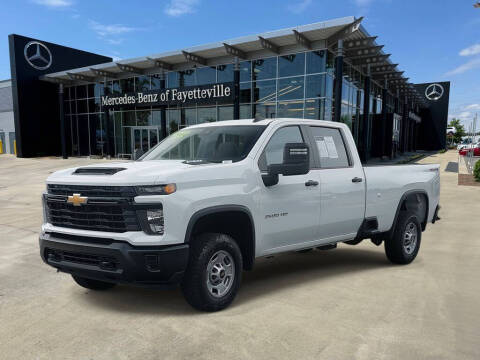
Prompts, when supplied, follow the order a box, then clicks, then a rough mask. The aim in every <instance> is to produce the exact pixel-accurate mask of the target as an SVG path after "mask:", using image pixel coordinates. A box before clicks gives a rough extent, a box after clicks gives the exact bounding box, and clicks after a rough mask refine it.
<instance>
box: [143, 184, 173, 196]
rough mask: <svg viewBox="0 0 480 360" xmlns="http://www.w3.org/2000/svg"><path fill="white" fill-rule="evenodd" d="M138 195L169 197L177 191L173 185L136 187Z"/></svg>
mask: <svg viewBox="0 0 480 360" xmlns="http://www.w3.org/2000/svg"><path fill="white" fill-rule="evenodd" d="M135 189H136V191H137V194H138V195H169V194H173V193H174V192H175V191H177V186H176V185H175V184H166V185H153V186H152V185H148V186H137V187H136V188H135Z"/></svg>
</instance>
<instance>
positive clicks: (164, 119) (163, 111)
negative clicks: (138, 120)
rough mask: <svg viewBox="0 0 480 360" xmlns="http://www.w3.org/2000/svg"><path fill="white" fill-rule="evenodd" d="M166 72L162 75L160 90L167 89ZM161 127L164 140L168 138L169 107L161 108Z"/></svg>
mask: <svg viewBox="0 0 480 360" xmlns="http://www.w3.org/2000/svg"><path fill="white" fill-rule="evenodd" d="M165 87H166V81H165V72H164V71H163V70H162V73H161V74H160V90H163V89H165ZM160 126H161V127H162V139H165V138H166V137H167V106H166V105H165V106H162V107H161V108H160Z"/></svg>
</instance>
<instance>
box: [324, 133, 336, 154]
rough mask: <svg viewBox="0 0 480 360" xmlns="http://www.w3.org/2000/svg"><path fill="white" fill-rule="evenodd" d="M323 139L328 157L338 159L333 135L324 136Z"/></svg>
mask: <svg viewBox="0 0 480 360" xmlns="http://www.w3.org/2000/svg"><path fill="white" fill-rule="evenodd" d="M323 140H324V141H325V145H326V146H327V150H328V157H329V158H330V159H338V153H337V148H336V147H335V142H334V141H333V137H332V136H324V137H323Z"/></svg>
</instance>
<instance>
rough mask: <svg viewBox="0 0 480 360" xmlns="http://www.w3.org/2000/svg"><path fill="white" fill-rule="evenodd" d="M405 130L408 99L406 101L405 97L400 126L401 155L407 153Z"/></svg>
mask: <svg viewBox="0 0 480 360" xmlns="http://www.w3.org/2000/svg"><path fill="white" fill-rule="evenodd" d="M407 129H408V99H407V96H405V98H404V102H403V117H402V126H401V131H400V152H402V153H404V152H406V151H407Z"/></svg>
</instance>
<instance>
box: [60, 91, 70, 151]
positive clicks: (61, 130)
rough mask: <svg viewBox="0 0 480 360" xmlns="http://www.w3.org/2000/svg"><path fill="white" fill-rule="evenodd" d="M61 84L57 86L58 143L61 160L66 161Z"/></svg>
mask: <svg viewBox="0 0 480 360" xmlns="http://www.w3.org/2000/svg"><path fill="white" fill-rule="evenodd" d="M63 90H64V89H63V84H58V112H59V116H60V141H61V144H62V158H64V159H67V158H68V156H67V140H66V139H65V111H64V109H63Z"/></svg>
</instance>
